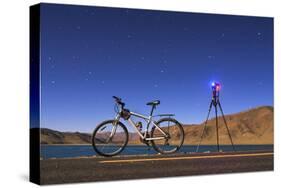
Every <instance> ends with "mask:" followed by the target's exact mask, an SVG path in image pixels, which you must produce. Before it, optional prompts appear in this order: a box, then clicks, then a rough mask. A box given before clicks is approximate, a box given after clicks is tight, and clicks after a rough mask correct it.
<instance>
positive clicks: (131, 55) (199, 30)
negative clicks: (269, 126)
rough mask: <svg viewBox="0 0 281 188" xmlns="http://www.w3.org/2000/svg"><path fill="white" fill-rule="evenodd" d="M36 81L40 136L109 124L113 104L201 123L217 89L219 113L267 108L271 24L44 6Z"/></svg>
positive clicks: (270, 90)
mask: <svg viewBox="0 0 281 188" xmlns="http://www.w3.org/2000/svg"><path fill="white" fill-rule="evenodd" d="M41 78H42V80H41V89H42V90H41V91H42V93H41V104H42V106H41V109H42V111H41V127H47V128H51V129H55V130H61V131H81V132H91V131H92V130H93V129H94V128H95V126H96V124H97V123H99V122H101V121H103V120H106V119H112V118H113V117H114V115H115V113H114V109H113V107H114V102H113V99H112V95H116V96H119V97H121V98H122V99H123V100H124V102H125V103H126V107H127V108H129V109H130V110H132V111H135V112H138V113H143V114H147V115H148V113H149V110H150V107H148V106H146V105H145V104H146V102H148V101H150V100H154V99H159V100H160V101H161V104H160V106H159V107H158V108H157V109H156V113H155V114H157V113H175V114H176V118H177V119H178V120H179V121H180V122H182V123H201V122H203V121H204V120H205V118H206V115H207V111H208V107H209V103H210V100H211V91H210V83H211V81H213V80H217V81H220V82H221V83H222V91H221V104H222V107H223V109H224V112H225V114H229V113H235V112H240V111H243V110H247V109H249V108H253V107H257V106H262V105H273V19H272V18H264V17H245V16H226V15H215V14H197V13H196V14H192V13H183V12H170V11H151V10H133V9H118V8H102V7H88V6H65V5H50V4H43V6H42V7H41Z"/></svg>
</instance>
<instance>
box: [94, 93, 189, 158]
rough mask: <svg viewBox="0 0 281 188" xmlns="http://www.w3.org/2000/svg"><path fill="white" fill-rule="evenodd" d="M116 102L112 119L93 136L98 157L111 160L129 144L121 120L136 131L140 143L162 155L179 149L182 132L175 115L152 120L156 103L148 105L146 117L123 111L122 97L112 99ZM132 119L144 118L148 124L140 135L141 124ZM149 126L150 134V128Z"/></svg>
mask: <svg viewBox="0 0 281 188" xmlns="http://www.w3.org/2000/svg"><path fill="white" fill-rule="evenodd" d="M113 98H114V99H115V111H116V116H115V118H114V119H113V120H106V121H103V122H102V123H100V124H99V125H97V127H96V128H95V130H94V131H93V135H92V146H93V148H94V150H95V151H96V153H97V154H99V155H102V156H106V157H110V156H114V155H117V154H119V153H120V152H122V151H123V149H124V148H125V147H126V146H127V144H128V137H129V133H128V130H127V128H126V126H125V125H124V124H123V123H122V122H121V121H120V119H121V118H122V119H124V120H125V121H127V122H129V124H131V125H132V127H133V128H134V129H135V130H136V132H137V134H138V136H139V137H140V140H141V142H142V143H144V144H146V145H147V146H150V144H151V145H152V147H153V148H154V149H155V150H156V151H157V152H159V153H161V154H167V153H174V152H176V151H178V150H179V149H180V147H181V146H182V144H183V141H184V130H183V127H182V125H181V124H180V123H179V122H178V121H177V120H176V119H174V118H171V116H174V114H160V115H156V116H160V117H163V116H164V118H161V119H159V120H158V121H157V122H156V121H154V120H153V119H154V117H156V116H153V112H154V110H155V108H156V106H157V105H159V104H160V101H159V100H155V101H152V102H148V103H147V105H149V106H151V107H152V108H151V111H150V115H149V116H145V115H142V114H138V113H135V112H132V111H130V110H129V109H126V108H124V106H125V103H124V102H122V100H121V98H119V97H116V96H113ZM132 116H134V117H137V118H140V119H143V120H144V121H145V122H146V123H147V124H146V127H145V130H144V131H143V132H142V123H141V122H137V123H135V122H134V121H133V120H132V118H131V117H132ZM151 124H152V128H151V131H150V133H149V128H150V125H151Z"/></svg>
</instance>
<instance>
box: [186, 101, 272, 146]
mask: <svg viewBox="0 0 281 188" xmlns="http://www.w3.org/2000/svg"><path fill="white" fill-rule="evenodd" d="M225 117H226V121H227V124H228V127H229V130H230V134H231V136H232V139H233V142H234V143H235V144H273V107H271V106H263V107H258V108H254V109H251V110H248V111H244V112H240V113H236V114H231V115H226V116H225ZM218 121H219V136H220V143H221V144H231V143H230V140H229V137H228V134H227V130H226V127H225V125H224V123H223V118H222V117H219V118H218ZM203 126H204V122H203V123H201V124H200V125H185V126H184V130H185V144H197V143H198V142H199V140H200V136H201V133H202V130H203ZM202 144H216V126H215V119H214V118H213V119H210V120H209V121H208V124H207V127H206V131H205V134H204V137H203V140H202Z"/></svg>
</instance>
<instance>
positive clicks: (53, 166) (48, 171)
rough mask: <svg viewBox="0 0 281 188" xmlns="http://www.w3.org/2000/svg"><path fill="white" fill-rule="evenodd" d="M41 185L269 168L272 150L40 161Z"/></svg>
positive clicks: (265, 169)
mask: <svg viewBox="0 0 281 188" xmlns="http://www.w3.org/2000/svg"><path fill="white" fill-rule="evenodd" d="M40 165H41V170H40V172H41V184H57V183H74V182H88V181H108V180H121V179H122V180H124V179H137V178H156V177H169V176H186V175H199V174H218V173H232V172H249V171H268V170H273V152H272V151H260V152H227V153H194V154H173V155H150V156H119V157H111V158H104V157H85V158H83V157H81V158H68V159H47V160H41V162H40Z"/></svg>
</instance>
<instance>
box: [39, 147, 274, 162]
mask: <svg viewBox="0 0 281 188" xmlns="http://www.w3.org/2000/svg"><path fill="white" fill-rule="evenodd" d="M196 147H197V146H196V145H184V146H182V147H181V149H180V150H179V151H178V152H181V153H190V152H195V151H196ZM149 148H150V150H148V147H147V146H142V145H129V146H127V147H126V148H125V149H124V150H123V151H122V152H121V154H120V155H143V154H156V153H157V152H156V151H155V150H154V149H153V148H152V147H149ZM220 149H221V150H222V151H232V146H231V145H230V146H229V145H221V146H220ZM235 149H236V151H261V150H272V151H273V145H235ZM208 151H209V152H214V151H217V146H216V145H201V146H200V149H199V152H208ZM93 155H96V153H95V151H94V149H93V148H92V146H91V145H65V146H64V145H41V157H42V158H43V159H49V158H68V157H80V156H93Z"/></svg>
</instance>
